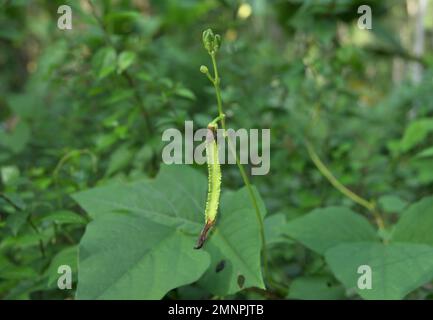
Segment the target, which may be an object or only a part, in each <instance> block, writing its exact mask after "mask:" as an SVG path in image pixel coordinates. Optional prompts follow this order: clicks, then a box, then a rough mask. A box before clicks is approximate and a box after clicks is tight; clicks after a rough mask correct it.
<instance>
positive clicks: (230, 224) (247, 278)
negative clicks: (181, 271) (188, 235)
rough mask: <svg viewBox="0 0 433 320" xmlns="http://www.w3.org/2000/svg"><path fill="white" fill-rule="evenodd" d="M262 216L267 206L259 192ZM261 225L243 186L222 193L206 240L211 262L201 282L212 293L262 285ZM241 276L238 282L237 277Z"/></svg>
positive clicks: (222, 293)
mask: <svg viewBox="0 0 433 320" xmlns="http://www.w3.org/2000/svg"><path fill="white" fill-rule="evenodd" d="M254 192H255V194H256V196H257V198H258V199H259V203H258V205H259V209H260V212H261V213H262V216H264V215H265V213H266V210H265V207H264V204H263V201H262V200H261V199H260V196H259V195H258V192H257V191H256V190H255V189H254ZM261 246H262V244H261V239H260V229H259V225H258V223H257V218H256V213H255V211H254V208H253V207H252V205H251V201H250V198H249V194H248V189H247V188H246V187H244V188H242V189H240V190H238V191H236V192H226V193H224V194H223V196H222V197H221V214H220V215H219V218H218V219H217V226H216V228H215V229H214V231H213V233H212V235H211V237H210V239H209V240H208V242H207V243H206V244H205V250H206V251H208V252H209V253H210V254H211V256H212V261H211V266H210V268H209V270H208V271H207V272H206V273H205V275H204V276H203V278H202V279H200V285H202V286H203V287H204V288H206V289H207V290H209V291H210V292H212V293H213V294H215V295H229V294H234V293H236V292H238V291H240V290H242V289H244V288H249V287H258V288H262V289H264V288H265V286H264V283H263V277H262V272H261V265H260V250H261ZM241 278H242V279H243V281H242V282H241V284H242V285H240V284H239V281H238V280H239V279H241Z"/></svg>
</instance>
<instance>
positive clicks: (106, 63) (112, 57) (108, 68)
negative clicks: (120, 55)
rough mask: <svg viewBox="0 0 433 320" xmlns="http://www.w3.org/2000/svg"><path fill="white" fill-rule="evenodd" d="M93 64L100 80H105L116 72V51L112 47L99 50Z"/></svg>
mask: <svg viewBox="0 0 433 320" xmlns="http://www.w3.org/2000/svg"><path fill="white" fill-rule="evenodd" d="M92 64H93V69H94V70H95V73H96V75H97V77H98V79H102V78H105V77H106V76H108V75H109V74H111V73H113V72H114V71H115V70H116V65H117V64H116V50H114V48H111V47H106V48H102V49H100V50H98V52H96V54H95V55H94V57H93V60H92Z"/></svg>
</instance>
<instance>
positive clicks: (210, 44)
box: [200, 29, 268, 278]
mask: <svg viewBox="0 0 433 320" xmlns="http://www.w3.org/2000/svg"><path fill="white" fill-rule="evenodd" d="M206 32H208V34H207V35H206ZM209 34H210V35H211V36H209ZM206 36H207V37H208V38H205V37H206ZM220 41H221V40H220V37H219V35H215V36H214V35H213V33H212V31H210V32H209V29H208V30H206V31H205V32H204V34H203V42H204V45H205V48H206V49H207V50H208V53H209V55H210V57H211V59H212V66H213V72H214V76H213V77H212V76H211V75H210V74H209V70H208V68H207V67H205V66H201V67H200V71H201V72H202V73H204V74H206V76H207V77H208V79H209V80H210V81H211V83H212V84H213V86H214V88H215V95H216V98H217V105H218V117H219V118H220V122H221V128H222V129H223V132H224V138H227V133H226V122H225V114H224V110H223V104H222V98H221V88H220V82H221V79H220V77H219V74H218V67H217V63H216V57H215V56H216V51H217V50H218V48H219V45H220ZM227 141H228V146H229V149H230V151H231V152H232V154H233V155H234V156H235V158H236V165H237V166H238V169H239V172H240V174H241V177H242V180H243V182H244V184H245V186H246V187H247V190H248V194H249V196H250V199H251V203H252V205H253V207H254V211H255V213H256V218H257V222H258V224H259V229H260V239H261V242H262V251H261V252H262V261H263V271H264V275H265V278H267V276H268V259H267V250H266V241H265V240H266V239H265V228H264V224H263V219H262V216H261V213H260V209H259V206H258V201H257V198H256V195H255V194H254V191H253V189H252V186H251V183H250V180H249V178H248V175H247V174H246V172H245V169H244V167H243V165H242V164H241V163H240V161H239V157H238V156H237V154H236V150H234V148H233V146H232V145H231V142H230V139H227Z"/></svg>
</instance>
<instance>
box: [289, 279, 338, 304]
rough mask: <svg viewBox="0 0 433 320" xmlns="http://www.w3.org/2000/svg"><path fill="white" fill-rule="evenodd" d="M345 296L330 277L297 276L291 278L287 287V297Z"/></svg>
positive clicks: (315, 298)
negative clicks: (293, 278) (291, 280)
mask: <svg viewBox="0 0 433 320" xmlns="http://www.w3.org/2000/svg"><path fill="white" fill-rule="evenodd" d="M344 296H345V290H344V288H343V287H342V286H341V285H338V284H337V285H336V284H334V283H333V281H332V279H331V278H330V277H326V276H312V277H299V278H296V279H295V280H293V282H292V283H291V285H290V288H289V294H288V295H287V298H289V299H302V300H339V299H343V298H344Z"/></svg>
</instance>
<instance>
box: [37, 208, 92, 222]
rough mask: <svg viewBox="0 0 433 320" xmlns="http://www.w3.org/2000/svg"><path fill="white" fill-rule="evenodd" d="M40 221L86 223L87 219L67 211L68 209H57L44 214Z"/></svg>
mask: <svg viewBox="0 0 433 320" xmlns="http://www.w3.org/2000/svg"><path fill="white" fill-rule="evenodd" d="M41 221H44V222H55V223H58V224H86V223H87V221H86V219H85V218H84V217H82V216H80V215H79V214H78V213H75V212H72V211H68V210H59V211H55V212H51V213H49V214H47V215H45V216H44V217H43V218H42V219H41Z"/></svg>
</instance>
